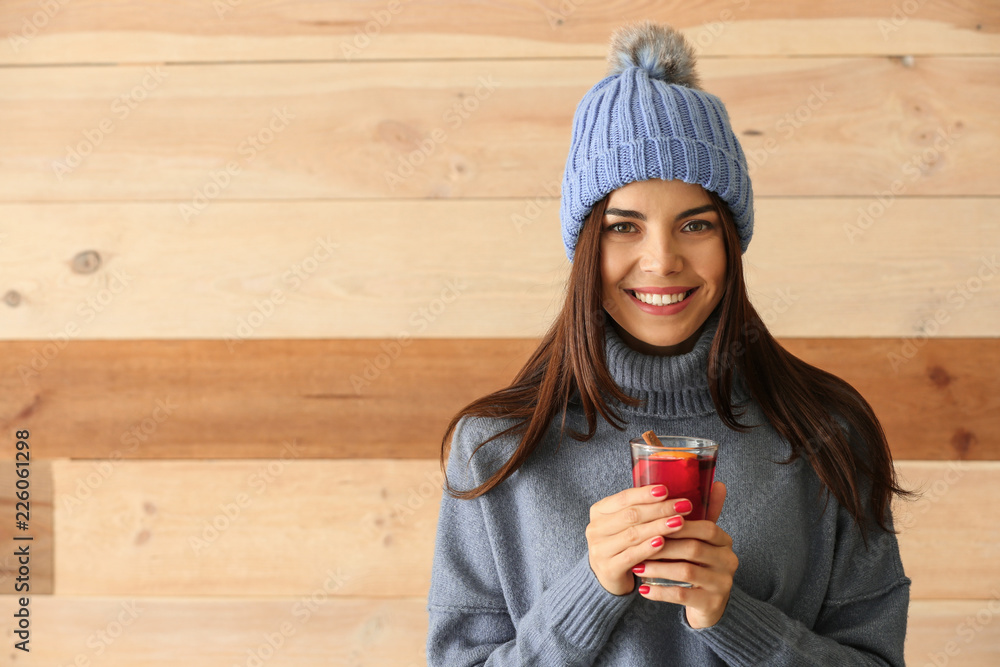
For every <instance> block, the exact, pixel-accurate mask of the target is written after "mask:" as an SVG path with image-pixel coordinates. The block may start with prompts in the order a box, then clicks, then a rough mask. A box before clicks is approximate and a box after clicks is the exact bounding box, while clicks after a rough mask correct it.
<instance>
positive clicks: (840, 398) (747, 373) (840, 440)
mask: <svg viewBox="0 0 1000 667" xmlns="http://www.w3.org/2000/svg"><path fill="white" fill-rule="evenodd" d="M708 195H709V197H710V198H711V199H712V202H713V204H715V208H716V210H717V212H718V213H719V216H720V218H721V220H722V223H723V224H722V227H723V230H724V235H723V238H724V241H725V248H726V287H725V292H724V294H723V297H722V301H721V303H720V304H719V306H718V308H720V309H721V317H720V319H719V326H718V329H717V330H716V333H715V337H714V339H713V340H712V347H711V350H710V353H709V361H708V377H709V388H710V391H711V394H712V402H713V403H714V404H715V409H716V412H717V413H718V414H719V417H720V418H721V420H722V422H723V423H724V424H725V425H726V426H728V427H729V428H731V429H733V430H736V431H740V432H745V431H747V430H749V428H751V426H748V425H744V424H741V423H740V422H739V421H738V420H737V417H739V416H740V414H742V413H740V414H737V413H736V412H734V406H733V404H732V388H733V382H734V379H735V378H738V380H739V381H742V382H744V383H745V386H746V388H747V389H748V391H749V393H750V395H751V396H752V398H753V399H754V400H755V401H756V403H757V404H758V405H759V406H760V408H761V411H762V412H763V414H764V416H765V418H766V419H767V421H768V422H769V423H770V424H771V425H772V426H773V427H774V429H775V430H776V431H777V432H778V433H779V434H780V435H781V436H782V437H783V438H785V439H786V440H787V441H788V442H789V444H790V445H791V455H790V456H789V458H788V459H787V460H786V461H785V463H791V462H792V461H794V460H796V459H797V458H798V457H800V456H802V455H805V456H806V457H807V459H808V461H809V463H810V464H811V465H812V467H813V470H815V471H816V474H817V476H818V477H819V479H820V481H821V482H822V484H823V487H824V488H825V489H827V490H828V491H829V492H830V493H831V494H832V495H833V497H834V498H836V499H837V501H838V502H839V503H840V504H841V505H842V506H843V507H844V508H845V509H847V511H848V512H850V514H851V516H852V517H853V518H854V520H855V522H856V523H857V524H858V526H859V527H860V529H861V531H862V534H863V535H865V536H866V537H867V533H868V524H869V521H868V519H867V517H866V513H865V510H864V502H863V500H862V487H863V486H864V484H863V481H864V479H867V480H868V481H869V482H870V488H869V494H868V495H869V498H868V500H869V504H870V507H871V511H872V515H873V516H874V519H875V521H876V522H877V524H878V526H879V527H880V528H882V529H884V530H888V510H889V504H890V502H891V500H892V496H893V494H897V495H900V496H908V495H910V494H909V492H907V491H904V490H903V489H902V488H901V487H900V486H899V484H898V481H897V479H896V474H895V469H894V467H893V464H892V455H891V453H890V451H889V445H888V443H887V442H886V439H885V433H884V432H883V430H882V426H881V424H880V423H879V420H878V418H877V417H876V416H875V412H874V411H873V410H872V408H871V406H870V405H869V404H868V402H867V401H865V399H864V398H863V397H862V396H861V394H859V393H858V392H857V390H855V389H854V387H852V386H851V385H850V384H848V383H847V382H844V381H843V380H841V379H840V378H838V377H836V376H835V375H832V374H830V373H827V372H826V371H823V370H821V369H819V368H816V367H815V366H811V365H810V364H807V363H806V362H804V361H802V360H801V359H799V358H798V357H796V356H794V355H792V354H791V353H789V352H788V351H787V350H785V349H784V348H783V347H781V345H779V344H778V342H777V341H776V340H775V339H774V338H773V337H772V336H771V334H770V332H768V330H767V327H766V326H765V324H764V322H763V320H762V319H761V318H760V316H759V315H758V314H757V311H756V310H755V309H754V307H753V305H752V304H751V303H750V299H749V297H748V296H747V291H746V284H745V282H744V278H743V258H742V256H741V254H740V242H739V238H738V236H737V233H736V225H735V224H734V222H733V216H732V213H731V212H730V210H729V207H728V205H726V203H725V202H724V201H723V200H722V199H720V198H719V196H718V195H716V194H715V193H714V192H711V191H708ZM606 207H607V197H605V198H604V199H602V200H601V201H599V202H598V203H597V204H595V205H594V207H593V209H592V210H591V212H590V214H589V215H588V216H587V219H586V221H585V223H584V225H583V229H582V231H581V232H580V237H579V240H578V242H577V247H576V253H575V261H574V263H573V266H572V269H571V271H570V277H569V284H568V288H567V292H566V301H565V303H564V305H563V308H562V310H561V312H560V313H559V315H558V316H557V317H556V320H555V322H554V323H553V324H552V326H551V327H550V328H549V330H548V332H546V334H545V336H544V337H543V338H542V340H541V342H540V343H539V345H538V348H537V349H536V350H535V351H534V353H533V354H532V355H531V358H530V359H528V361H527V363H525V365H524V367H523V368H521V370H520V372H519V373H518V374H517V376H516V377H515V378H514V380H513V382H511V384H510V385H509V386H507V387H505V388H503V389H500V390H499V391H495V392H493V393H491V394H489V395H487V396H483V397H482V398H479V399H477V400H475V401H473V402H471V403H469V404H468V405H466V406H465V407H464V408H462V409H461V410H459V411H458V413H457V414H456V415H455V416H454V417H453V418H452V420H451V422H450V423H449V424H448V429H447V431H446V432H445V434H444V437H443V438H442V441H441V468H442V470H446V461H447V457H448V450H449V443H450V440H451V436H452V433H453V432H454V429H455V426H456V425H457V424H458V422H459V420H460V419H461V418H462V417H463V416H467V415H468V416H476V417H492V418H507V419H513V420H515V422H516V423H515V424H514V425H513V426H511V427H509V428H506V429H504V430H502V431H500V432H498V433H496V434H495V435H493V436H492V437H490V438H489V439H487V440H486V441H485V442H482V443H479V445H478V446H477V447H476V449H475V450H474V452H473V455H474V454H475V451H478V450H479V448H480V447H483V446H484V445H486V444H487V443H489V442H490V441H492V440H495V439H497V438H500V437H503V436H506V435H517V436H520V444H519V446H518V447H517V449H516V450H515V452H514V453H513V455H512V456H511V457H510V458H509V459H508V460H507V461H506V463H505V464H504V465H503V466H501V467H500V468H499V469H498V470H497V471H496V472H495V473H494V474H493V475H492V476H491V477H490V478H489V479H487V480H486V481H485V482H483V483H482V484H480V485H479V486H477V487H475V488H473V489H466V490H458V489H455V488H453V487H452V486H451V484H450V482H448V480H447V476H446V477H445V481H446V485H447V489H448V492H449V493H450V494H451V495H452V496H454V497H456V498H462V499H466V500H468V499H472V498H477V497H479V496H481V495H483V494H484V493H487V492H489V490H490V489H492V488H494V487H495V486H497V485H498V484H500V483H502V482H503V481H504V480H505V479H507V478H508V477H510V476H511V475H512V474H513V473H514V472H515V471H516V470H517V469H518V468H520V467H521V465H522V464H524V462H525V461H526V460H527V459H528V457H529V456H531V454H532V452H534V451H535V449H536V448H537V447H538V444H539V443H540V442H541V440H542V437H543V436H544V434H545V432H546V431H547V430H548V428H549V425H550V424H551V422H552V419H553V418H555V417H556V416H557V415H559V414H561V415H562V422H561V427H562V428H561V430H562V432H564V433H568V435H569V436H570V437H572V438H574V439H576V440H580V441H586V440H589V439H590V438H592V437H593V436H594V434H595V433H596V431H597V416H598V415H600V416H601V417H602V418H603V419H605V420H606V421H608V423H610V424H611V425H612V426H614V427H615V428H617V429H619V430H623V429H624V428H625V421H624V420H623V419H622V417H621V416H620V415H619V414H618V413H617V412H616V411H615V410H614V408H613V407H612V405H611V402H612V401H618V402H621V403H623V404H625V405H631V406H636V405H638V404H639V403H640V400H639V399H636V398H633V397H631V396H629V395H628V394H626V393H625V392H623V391H622V389H621V388H620V387H619V386H618V385H617V383H615V381H614V379H613V378H612V377H611V374H610V372H609V371H608V367H607V363H606V361H605V357H604V323H605V318H606V316H607V315H606V311H605V309H604V306H603V305H602V303H601V275H600V237H601V226H602V222H603V218H604V211H605V209H606ZM571 398H573V400H574V401H576V402H579V403H580V404H581V406H582V409H583V413H584V416H585V417H586V421H587V430H586V432H583V433H581V432H577V431H574V430H569V431H568V432H567V431H566V429H565V420H566V410H567V407H568V405H569V401H570V399H571ZM609 399H611V400H609ZM834 415H837V417H839V418H840V419H842V420H843V422H844V423H845V424H846V426H847V428H848V429H849V431H850V432H853V434H854V436H855V442H854V443H853V445H852V443H851V442H850V440H849V439H848V437H847V435H846V433H845V431H844V429H843V428H841V426H840V425H839V424H838V423H837V421H836V419H835V418H834ZM858 448H860V449H858Z"/></svg>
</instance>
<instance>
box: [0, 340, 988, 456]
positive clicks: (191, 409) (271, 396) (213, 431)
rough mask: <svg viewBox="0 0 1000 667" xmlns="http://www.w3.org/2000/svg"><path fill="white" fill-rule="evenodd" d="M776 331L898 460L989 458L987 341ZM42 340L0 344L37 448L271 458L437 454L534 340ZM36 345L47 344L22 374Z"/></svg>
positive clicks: (0, 385)
mask: <svg viewBox="0 0 1000 667" xmlns="http://www.w3.org/2000/svg"><path fill="white" fill-rule="evenodd" d="M782 342H783V343H784V344H785V345H786V347H788V349H789V350H791V351H792V352H793V354H796V355H798V356H800V357H801V358H803V359H805V360H806V361H807V362H809V363H811V364H814V365H816V366H819V367H822V368H826V369H828V370H830V371H831V372H833V373H835V374H837V375H839V376H840V377H843V378H844V379H846V380H847V381H848V382H850V383H852V384H853V385H854V386H855V387H857V388H858V390H859V391H860V392H861V393H862V395H863V396H865V397H866V398H867V399H868V400H869V401H870V402H871V403H872V405H873V406H874V408H875V411H876V413H877V414H878V415H879V416H880V418H881V420H882V423H883V426H884V427H885V430H886V433H887V436H888V439H889V443H890V446H891V447H892V449H893V452H894V455H895V457H896V458H897V459H908V458H913V459H1000V420H998V418H997V415H998V414H1000V404H998V402H997V401H998V398H997V397H998V396H1000V387H998V384H997V383H998V380H997V376H996V373H995V372H994V369H996V368H997V367H998V366H1000V342H998V340H997V339H958V340H928V341H918V342H919V343H920V344H917V343H914V344H913V356H912V358H911V359H906V358H905V356H903V355H905V354H906V353H907V352H909V349H910V348H908V347H906V345H907V341H904V340H898V339H884V340H883V339H787V340H783V341H782ZM52 345H53V347H52V348H45V347H44V346H40V345H39V344H38V343H36V342H30V341H29V342H4V343H0V358H2V359H3V360H4V361H3V368H4V371H3V373H2V374H0V391H2V392H3V395H4V396H6V397H7V400H6V401H5V402H4V403H3V405H2V406H0V424H2V425H3V427H4V428H5V429H8V430H12V429H15V428H30V429H31V431H32V433H35V434H37V435H38V440H37V443H36V444H35V447H36V448H37V454H38V456H39V457H42V458H60V457H74V458H102V459H119V458H126V459H177V458H181V459H189V458H258V457H259V458H273V457H278V456H281V453H282V452H283V450H284V449H285V447H286V443H289V442H294V443H296V445H297V446H298V447H300V448H301V449H302V452H303V454H302V456H303V457H306V458H434V457H436V456H437V451H438V447H439V445H438V443H440V439H441V437H442V436H443V434H444V430H445V427H446V426H447V424H448V421H449V420H450V419H451V417H452V416H453V415H454V414H455V413H456V412H457V411H458V410H459V409H460V408H461V407H462V406H464V405H466V404H467V403H469V402H470V401H472V400H474V399H476V398H478V397H480V396H483V395H485V394H487V393H489V392H490V391H494V390H496V389H499V388H501V387H502V386H504V385H505V384H506V383H508V382H509V381H510V380H511V379H513V377H514V376H515V375H516V373H517V371H518V370H519V369H520V367H521V365H522V364H523V363H524V362H525V361H526V360H527V358H528V356H529V355H530V354H531V352H532V350H533V349H534V346H535V345H536V341H535V340H533V339H500V340H489V339H486V340H473V339H460V340H412V341H409V342H406V344H405V345H404V344H401V343H400V342H398V341H395V340H392V339H390V340H315V341H314V340H304V341H288V340H273V341H270V340H269V341H247V342H244V343H241V344H239V345H236V346H234V347H233V352H232V353H230V351H229V349H228V346H227V344H226V343H225V342H222V341H186V342H182V341H114V342H100V341H72V342H71V343H70V344H68V345H66V347H65V348H64V349H63V350H61V351H58V350H57V348H56V347H55V344H54V343H53V344H52ZM46 349H48V351H52V352H56V351H58V354H56V355H55V357H54V358H53V359H52V360H51V361H48V362H47V365H46V366H44V367H42V368H41V370H40V371H38V373H37V376H34V375H32V376H28V377H27V379H26V380H25V381H22V380H21V377H20V373H19V370H18V367H19V366H21V365H25V364H28V365H30V364H31V360H32V358H34V357H35V355H39V356H38V357H37V358H38V359H41V360H42V361H46V359H45V358H44V356H43V355H44V354H45V351H46ZM891 355H900V358H902V359H903V362H902V363H899V364H898V366H897V367H896V370H895V371H894V370H893V367H892V362H893V361H894V357H892V356H891ZM38 365H39V366H41V364H40V363H39V364H38ZM387 415H391V418H387ZM12 456H13V455H12V454H11V453H10V452H9V451H8V450H0V458H12Z"/></svg>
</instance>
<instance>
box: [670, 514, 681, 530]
mask: <svg viewBox="0 0 1000 667" xmlns="http://www.w3.org/2000/svg"><path fill="white" fill-rule="evenodd" d="M683 523H684V519H682V518H681V517H679V516H672V517H670V518H669V519H667V526H668V527H670V528H678V527H680V525H681V524H683Z"/></svg>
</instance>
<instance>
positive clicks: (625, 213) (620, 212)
mask: <svg viewBox="0 0 1000 667" xmlns="http://www.w3.org/2000/svg"><path fill="white" fill-rule="evenodd" d="M714 210H715V205H714V204H705V205H704V206H698V207H696V208H689V209H688V210H686V211H684V212H683V213H680V214H678V216H677V217H676V218H674V221H675V222H676V221H677V220H680V219H681V218H686V217H688V216H689V215H698V214H699V213H707V212H708V211H714ZM604 214H605V215H617V216H619V217H622V218H635V219H637V220H642V221H643V222H646V216H645V215H643V214H642V213H640V212H639V211H630V210H628V209H624V208H609V209H606V210H605V211H604Z"/></svg>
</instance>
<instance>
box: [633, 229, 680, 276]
mask: <svg viewBox="0 0 1000 667" xmlns="http://www.w3.org/2000/svg"><path fill="white" fill-rule="evenodd" d="M683 264H684V262H683V258H682V257H681V255H680V253H679V252H678V249H677V247H676V244H675V242H674V241H673V239H670V238H666V237H657V236H652V235H651V236H650V238H648V239H647V240H646V242H645V243H643V244H642V257H641V258H640V260H639V268H640V269H642V270H643V271H646V272H648V273H656V274H659V275H669V274H671V273H676V272H678V271H680V270H681V268H682V267H683Z"/></svg>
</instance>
